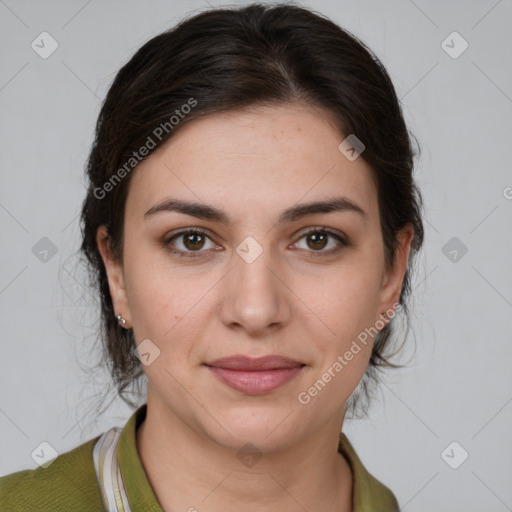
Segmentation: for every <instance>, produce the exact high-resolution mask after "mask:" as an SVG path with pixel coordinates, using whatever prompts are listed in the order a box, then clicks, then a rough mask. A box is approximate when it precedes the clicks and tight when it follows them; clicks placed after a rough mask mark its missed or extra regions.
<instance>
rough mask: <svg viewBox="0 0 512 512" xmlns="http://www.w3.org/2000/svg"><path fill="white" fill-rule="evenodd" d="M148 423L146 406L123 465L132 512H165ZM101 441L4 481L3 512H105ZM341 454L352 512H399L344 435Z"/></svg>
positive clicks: (127, 431)
mask: <svg viewBox="0 0 512 512" xmlns="http://www.w3.org/2000/svg"><path fill="white" fill-rule="evenodd" d="M145 417H146V404H144V405H142V406H141V407H139V408H138V409H137V410H136V411H135V412H134V413H133V414H132V416H131V417H130V419H129V420H128V422H127V423H126V425H125V426H124V428H123V429H122V432H121V434H120V437H119V444H118V461H119V467H120V470H121V475H122V480H123V483H124V487H125V489H126V495H127V498H128V501H129V505H130V508H131V510H132V512H139V511H140V512H163V510H162V508H161V507H160V504H159V503H158V500H157V498H156V496H155V494H154V493H153V489H152V488H151V485H150V483H149V481H148V479H147V476H146V473H145V472H144V468H143V467H142V464H141V461H140V459H139V456H138V453H137V447H136V437H135V432H136V428H137V427H138V426H139V425H140V424H141V423H142V421H144V418H145ZM99 437H100V436H98V437H95V438H94V439H91V440H90V441H87V442H85V443H84V444H82V445H80V446H78V447H76V448H74V449H72V450H70V451H68V452H66V453H63V454H61V455H59V456H58V457H57V458H56V459H55V460H54V461H53V462H52V463H51V464H50V465H49V466H47V467H46V468H42V467H39V468H37V469H32V470H24V471H19V472H17V473H12V474H10V475H6V476H4V477H2V478H0V511H1V512H37V511H44V512H48V511H52V512H61V511H62V512H64V511H65V512H75V511H87V512H96V511H105V510H106V509H105V507H104V505H103V501H102V495H101V492H100V487H99V485H98V480H97V477H96V471H95V467H94V462H93V448H94V444H95V443H96V441H97V440H98V439H99ZM339 451H340V453H342V454H343V455H344V456H345V457H346V458H347V460H348V462H349V464H350V467H351V469H352V474H353V480H354V488H353V497H354V506H353V512H398V511H399V508H398V503H397V501H396V498H395V496H394V495H393V493H392V492H391V491H390V490H389V489H388V488H387V487H386V486H384V485H383V484H382V483H381V482H380V481H378V480H377V479H376V478H374V477H373V476H372V475H371V474H370V473H368V471H367V470H366V468H365V467H364V466H363V464H362V462H361V460H360V459H359V457H358V455H357V454H356V452H355V450H354V447H353V446H352V445H351V444H350V442H349V440H348V439H347V437H346V436H345V434H343V433H341V434H340V441H339Z"/></svg>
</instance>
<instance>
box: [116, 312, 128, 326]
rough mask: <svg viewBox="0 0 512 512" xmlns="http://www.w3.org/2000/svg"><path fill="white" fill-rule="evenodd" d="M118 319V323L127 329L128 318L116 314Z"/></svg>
mask: <svg viewBox="0 0 512 512" xmlns="http://www.w3.org/2000/svg"><path fill="white" fill-rule="evenodd" d="M116 320H117V323H118V325H120V326H121V327H124V328H125V329H126V328H127V327H126V319H125V318H123V317H122V316H121V315H116Z"/></svg>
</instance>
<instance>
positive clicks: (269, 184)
mask: <svg viewBox="0 0 512 512" xmlns="http://www.w3.org/2000/svg"><path fill="white" fill-rule="evenodd" d="M344 138H345V137H344V136H342V134H340V133H339V131H338V130H336V128H335V126H334V124H333V123H331V122H329V120H328V115H327V114H326V113H325V112H323V111H321V110H317V109H314V108H312V107H309V106H305V105H280V106H273V107H268V106H267V107H259V108H252V109H250V110H246V111H236V112H229V113H217V114H213V115H209V116H206V117H203V118H200V119H196V120H194V121H191V122H190V123H189V124H187V125H184V126H183V127H182V128H181V129H180V131H178V132H176V134H175V135H174V136H173V137H172V138H171V139H170V140H169V141H167V142H166V143H165V145H163V146H162V147H161V148H159V149H158V150H157V151H156V152H155V153H153V154H152V155H151V156H150V157H148V158H147V159H146V160H144V161H143V162H142V163H141V164H140V165H139V166H138V167H137V168H136V169H135V171H133V172H134V173H135V174H134V175H133V176H132V181H131V183H130V187H129V193H128V197H127V202H126V209H125V226H124V252H123V256H124V265H123V266H122V267H121V266H120V265H119V264H117V263H115V262H113V261H112V260H111V259H109V254H108V252H107V249H106V246H105V242H104V241H103V240H102V235H103V234H104V231H103V229H100V230H99V232H98V244H99V246H100V250H101V251H102V256H103V259H104V262H105V264H106V266H107V269H108V277H109V284H110V291H111V295H112V299H113V303H114V310H115V311H116V312H117V313H121V314H122V316H123V317H124V318H125V319H126V320H127V326H129V327H133V330H134V335H135V339H136V341H137V343H138V344H139V343H141V342H142V341H143V340H146V339H149V340H151V343H152V344H154V345H147V346H148V347H153V348H152V349H151V350H156V349H155V348H154V346H156V347H158V349H159V350H160V354H159V355H158V356H157V357H156V358H155V359H154V361H153V362H152V363H151V364H149V365H147V366H144V371H145V373H146V375H147V378H148V383H149V387H148V397H147V402H148V412H147V418H146V420H145V422H144V424H143V426H142V427H141V429H140V432H141V434H140V435H139V439H140V440H141V446H142V447H144V446H145V444H144V443H146V445H147V446H148V450H149V449H150V448H149V446H150V444H151V442H150V441H149V440H150V439H153V442H154V444H155V445H156V439H157V438H158V443H159V446H160V450H161V454H164V453H165V452H166V450H167V449H168V450H169V454H171V453H172V454H173V455H172V457H175V460H178V458H179V453H183V454H185V453H188V456H189V457H190V456H192V457H194V456H197V459H196V462H195V463H196V464H198V463H199V461H200V463H201V464H204V465H205V466H206V467H209V466H210V465H211V467H212V468H213V467H214V466H215V465H214V464H213V462H215V463H216V464H217V465H216V466H215V467H217V468H218V467H222V468H223V469H231V470H246V471H249V472H252V474H253V475H256V474H263V473H265V470H269V468H272V469H273V471H276V470H277V468H281V469H282V471H283V472H284V473H283V474H282V477H283V479H284V480H285V481H286V480H287V478H288V476H285V475H288V474H289V473H290V472H294V471H309V469H307V468H306V467H305V464H308V465H311V464H312V465H313V466H315V465H316V466H318V465H322V464H323V467H325V468H326V469H329V467H330V468H331V469H332V468H334V467H336V464H338V463H339V459H340V457H338V456H337V454H336V447H337V443H338V437H339V432H340V430H341V427H342V423H343V419H344V411H345V402H346V400H347V398H348V397H349V395H350V394H351V392H352V391H353V390H354V388H355V387H356V385H357V384H358V382H359V381H360V379H361V378H362V376H363V374H364V372H365V369H366V367H367V365H368V361H369V358H370V354H371V349H372V343H371V342H372V339H371V338H369V339H368V343H367V344H366V345H364V344H362V343H358V344H359V346H360V351H358V353H357V354H355V355H354V356H353V358H351V360H350V361H346V364H344V365H342V370H341V371H337V372H336V371H335V372H333V371H332V368H333V365H334V364H335V363H336V361H339V360H338V356H343V354H345V352H346V351H347V350H349V349H350V346H351V345H352V342H353V341H354V340H356V339H357V336H358V334H359V333H361V332H363V331H364V330H365V328H370V327H372V326H375V325H376V322H377V321H378V320H379V319H382V317H381V314H382V313H383V312H386V311H388V312H389V311H390V309H392V306H393V304H394V303H395V302H397V301H398V298H399V293H400V290H401V286H402V281H403V277H404V273H405V270H406V262H407V256H408V253H409V245H410V241H411V237H412V234H413V233H412V230H407V231H405V230H404V231H403V236H402V237H401V250H400V251H399V253H398V254H397V258H396V260H395V265H394V267H393V269H386V267H385V258H384V246H383V239H382V234H381V228H380V219H379V210H378V203H377V189H376V187H375V183H374V181H373V180H372V177H371V172H370V168H369V166H368V164H367V163H366V162H365V161H364V160H363V158H357V159H355V160H352V161H351V160H349V159H348V158H346V156H345V155H344V154H343V153H342V152H340V150H339V149H338V146H339V144H340V142H341V141H342V140H343V139H344ZM366 142H368V143H371V141H365V143H366ZM342 197H344V198H345V199H346V200H348V201H350V202H351V203H353V204H354V205H356V208H346V209H343V208H342V209H338V210H334V211H330V212H327V213H325V212H323V213H322V212H318V210H317V213H311V212H310V213H308V214H307V215H305V216H300V215H288V216H284V218H283V215H282V214H283V212H284V211H286V210H288V209H291V208H296V207H298V206H301V205H305V204H309V203H312V202H324V201H328V200H334V199H340V198H342ZM171 198H172V199H174V200H179V201H182V202H193V203H198V204H199V205H201V206H202V207H206V206H207V205H208V206H211V207H212V208H214V209H215V210H222V212H224V215H225V217H226V219H225V220H226V222H222V221H221V220H220V219H219V218H208V219H207V218H198V217H195V216H192V215H190V214H185V213H183V212H178V211H169V210H167V211H166V210H163V211H162V210H161V211H157V212H154V213H152V214H151V213H149V214H147V215H145V213H146V212H148V211H149V210H150V209H151V208H153V207H154V206H155V205H158V204H160V203H161V202H163V201H165V200H168V199H171ZM357 208H359V209H360V210H362V213H361V212H360V211H356V210H357ZM211 211H212V210H210V213H211ZM194 229H197V230H200V231H201V233H196V234H195V235H194V233H187V231H189V230H194ZM166 243H167V245H166ZM173 251H177V252H180V251H181V253H180V254H181V255H182V256H183V257H180V255H179V254H178V253H175V252H173ZM378 325H380V326H382V324H380V323H379V324H378ZM146 343H148V342H146ZM151 350H150V352H151ZM155 354H156V351H155ZM240 355H242V356H247V357H249V358H258V357H261V356H268V355H279V356H283V357H286V358H290V359H292V360H293V361H295V365H296V368H295V369H290V368H289V369H288V370H284V369H281V370H277V373H274V374H271V372H276V370H268V371H267V372H255V373H253V374H252V377H251V374H247V373H245V372H243V373H242V372H240V371H239V372H238V373H236V370H233V369H231V370H226V369H225V370H218V369H217V370H215V369H212V367H211V366H208V365H209V364H210V363H213V362H215V360H218V359H220V358H227V357H230V356H240ZM151 357H153V356H151ZM219 366H221V364H220V363H219ZM277 366H279V365H277ZM281 366H282V365H281ZM329 368H331V374H333V375H334V376H332V377H331V379H330V381H329V382H326V383H325V386H324V387H323V388H322V389H321V391H319V392H318V393H317V394H316V396H312V395H311V394H310V395H308V396H309V398H310V400H309V401H308V403H307V404H304V403H301V401H300V400H299V399H298V396H299V394H300V393H301V392H302V393H303V392H306V393H307V391H308V389H309V388H311V386H312V385H313V384H314V383H315V382H316V381H318V379H321V378H322V375H323V374H324V373H325V372H326V371H328V370H329ZM338 368H339V367H338ZM237 375H238V376H237ZM272 375H273V376H272ZM276 376H277V377H276ZM325 380H327V379H325ZM279 384H280V385H279ZM276 386H277V387H276ZM302 396H304V395H302ZM304 401H305V400H302V402H304ZM141 436H142V437H141ZM144 436H145V437H146V438H147V439H146V441H145V440H144ZM248 443H251V444H252V445H255V447H257V450H258V451H259V452H260V453H261V454H262V455H263V456H262V457H261V459H260V460H259V461H258V462H257V463H256V464H254V465H253V466H252V467H249V466H247V467H246V466H243V465H242V464H241V461H240V458H239V457H237V453H238V452H239V450H241V449H242V447H244V446H246V445H247V444H248ZM148 453H149V452H148ZM306 454H309V455H307V456H306ZM184 456H185V455H184ZM148 460H149V456H148ZM210 461H211V464H210ZM218 474H219V481H220V478H221V475H224V476H225V474H227V471H225V472H224V473H223V472H222V471H219V473H218ZM273 474H276V473H275V472H274V473H273ZM266 475H267V479H268V474H266ZM252 482H254V480H253V481H252ZM281 483H282V484H283V485H286V484H285V482H281ZM273 485H274V486H276V484H275V482H274V484H273ZM232 491H233V492H236V489H233V490H232ZM281 492H282V489H281Z"/></svg>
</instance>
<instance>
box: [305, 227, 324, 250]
mask: <svg viewBox="0 0 512 512" xmlns="http://www.w3.org/2000/svg"><path fill="white" fill-rule="evenodd" d="M306 238H307V239H308V241H309V243H308V245H309V247H311V249H315V250H319V249H323V248H324V247H325V246H326V245H327V241H328V238H329V235H327V234H325V233H322V232H320V231H315V232H313V233H311V234H308V235H307V236H306Z"/></svg>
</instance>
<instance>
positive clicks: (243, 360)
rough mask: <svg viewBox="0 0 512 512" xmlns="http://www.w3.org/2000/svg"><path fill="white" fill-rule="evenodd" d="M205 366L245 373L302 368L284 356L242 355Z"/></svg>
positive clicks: (224, 358)
mask: <svg viewBox="0 0 512 512" xmlns="http://www.w3.org/2000/svg"><path fill="white" fill-rule="evenodd" d="M205 364H206V366H215V367H217V368H226V369H228V370H245V371H264V370H277V369H280V368H295V367H297V366H304V364H303V363H300V362H299V361H295V360H294V359H290V358H289V357H284V356H264V357H248V356H243V355H237V356H231V357H223V358H221V359H216V360H215V361H211V362H209V363H205Z"/></svg>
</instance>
